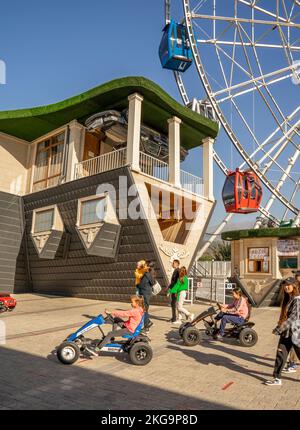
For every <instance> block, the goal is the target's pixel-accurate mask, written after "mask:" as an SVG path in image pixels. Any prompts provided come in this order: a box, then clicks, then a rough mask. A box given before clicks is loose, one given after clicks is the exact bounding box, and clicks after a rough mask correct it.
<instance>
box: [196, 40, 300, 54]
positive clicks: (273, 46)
mask: <svg viewBox="0 0 300 430" xmlns="http://www.w3.org/2000/svg"><path fill="white" fill-rule="evenodd" d="M298 40H299V39H297V40H296V41H295V42H293V43H292V44H289V45H287V46H286V48H288V49H289V50H290V51H295V52H300V47H299V46H294V45H295V43H296V42H297V41H298ZM197 42H198V43H200V44H203V43H205V44H207V45H209V44H210V45H220V46H221V45H224V46H232V45H236V46H242V44H241V43H240V42H236V43H233V42H231V41H230V40H215V39H197ZM244 45H245V46H252V45H253V43H252V42H245V43H244ZM254 45H255V46H256V48H263V49H266V48H267V49H268V48H271V49H284V48H285V47H284V46H282V45H276V44H267V43H256V42H255V43H254Z"/></svg>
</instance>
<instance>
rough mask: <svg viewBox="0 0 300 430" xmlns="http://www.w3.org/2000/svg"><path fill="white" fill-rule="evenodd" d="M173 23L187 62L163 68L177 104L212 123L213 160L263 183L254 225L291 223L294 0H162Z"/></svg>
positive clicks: (299, 212) (296, 181)
mask: <svg viewBox="0 0 300 430" xmlns="http://www.w3.org/2000/svg"><path fill="white" fill-rule="evenodd" d="M171 6H172V8H171ZM171 10H172V14H171ZM173 12H174V14H176V16H173ZM173 22H177V23H178V24H177V25H179V26H181V28H180V35H181V37H182V43H183V46H184V47H185V48H186V51H185V52H186V53H185V54H184V56H186V59H187V60H188V61H187V67H184V65H183V63H181V66H179V67H177V66H176V65H175V67H167V68H171V69H173V70H174V76H175V79H176V83H177V86H178V89H179V91H180V95H181V97H182V100H183V102H184V104H185V105H187V106H188V107H190V108H192V109H193V110H196V111H197V112H199V113H202V114H206V115H207V116H209V117H212V118H214V119H216V120H217V121H218V122H219V124H220V133H219V137H218V139H217V142H216V144H215V150H214V160H215V162H216V163H217V165H218V166H219V167H220V169H221V170H222V171H223V173H224V174H225V175H226V176H228V174H229V173H230V172H232V170H233V169H235V168H236V167H239V169H240V170H243V169H244V170H248V171H251V172H252V173H253V174H254V175H256V177H257V178H259V179H260V181H261V182H262V184H263V190H264V198H263V201H262V203H261V204H260V205H259V207H258V210H259V212H260V215H259V216H258V217H257V218H256V220H255V221H254V224H255V225H254V227H255V228H259V227H260V226H262V225H264V224H265V223H266V222H267V221H268V222H269V223H270V222H271V224H272V225H277V226H278V225H283V223H284V222H287V221H288V220H290V223H291V225H293V226H299V225H300V1H298V0H200V1H199V0H181V1H180V0H173V2H172V5H171V0H165V23H166V27H165V28H170V23H173ZM177 39H178V35H177ZM174 58H175V57H174ZM191 58H192V59H193V64H194V65H193V67H189V66H190V62H191V61H190V59H191ZM180 67H181V69H180ZM187 69H188V70H187ZM181 70H182V71H181ZM186 70H187V71H186ZM229 148H230V150H229ZM259 212H258V213H259ZM232 216H233V214H232V213H229V214H228V215H227V216H226V218H225V219H224V221H223V223H221V225H220V226H219V227H218V229H217V230H216V232H215V234H214V235H215V236H217V235H218V234H219V233H220V231H221V230H222V229H223V228H224V226H225V225H226V224H227V223H228V221H229V220H230V218H231V217H232ZM212 240H213V236H212V239H211V241H212ZM207 246H209V243H208V244H207V245H206V247H207Z"/></svg>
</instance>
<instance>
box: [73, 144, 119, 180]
mask: <svg viewBox="0 0 300 430" xmlns="http://www.w3.org/2000/svg"><path fill="white" fill-rule="evenodd" d="M125 164H126V148H122V149H118V150H116V151H112V152H108V153H107V154H103V155H99V157H95V158H91V159H89V160H86V161H82V162H81V163H77V164H76V165H75V179H80V178H84V177H86V176H92V175H97V174H98V173H103V172H108V171H109V170H114V169H118V168H119V167H122V166H125Z"/></svg>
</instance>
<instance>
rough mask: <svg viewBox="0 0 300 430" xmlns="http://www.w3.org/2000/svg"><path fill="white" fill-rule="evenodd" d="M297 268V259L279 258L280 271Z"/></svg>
mask: <svg viewBox="0 0 300 430" xmlns="http://www.w3.org/2000/svg"><path fill="white" fill-rule="evenodd" d="M297 267H298V258H297V257H279V268H280V269H297Z"/></svg>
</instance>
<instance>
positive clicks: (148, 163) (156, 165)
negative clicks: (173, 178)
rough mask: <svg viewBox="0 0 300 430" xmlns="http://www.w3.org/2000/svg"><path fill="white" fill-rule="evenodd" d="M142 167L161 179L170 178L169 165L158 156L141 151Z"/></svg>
mask: <svg viewBox="0 0 300 430" xmlns="http://www.w3.org/2000/svg"><path fill="white" fill-rule="evenodd" d="M140 169H141V171H142V172H143V173H145V174H146V175H149V176H153V177H154V178H157V179H160V180H161V181H165V182H168V180H169V165H168V164H167V163H165V162H164V161H161V160H159V159H158V158H155V157H152V156H151V155H148V154H145V153H144V152H140Z"/></svg>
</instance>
